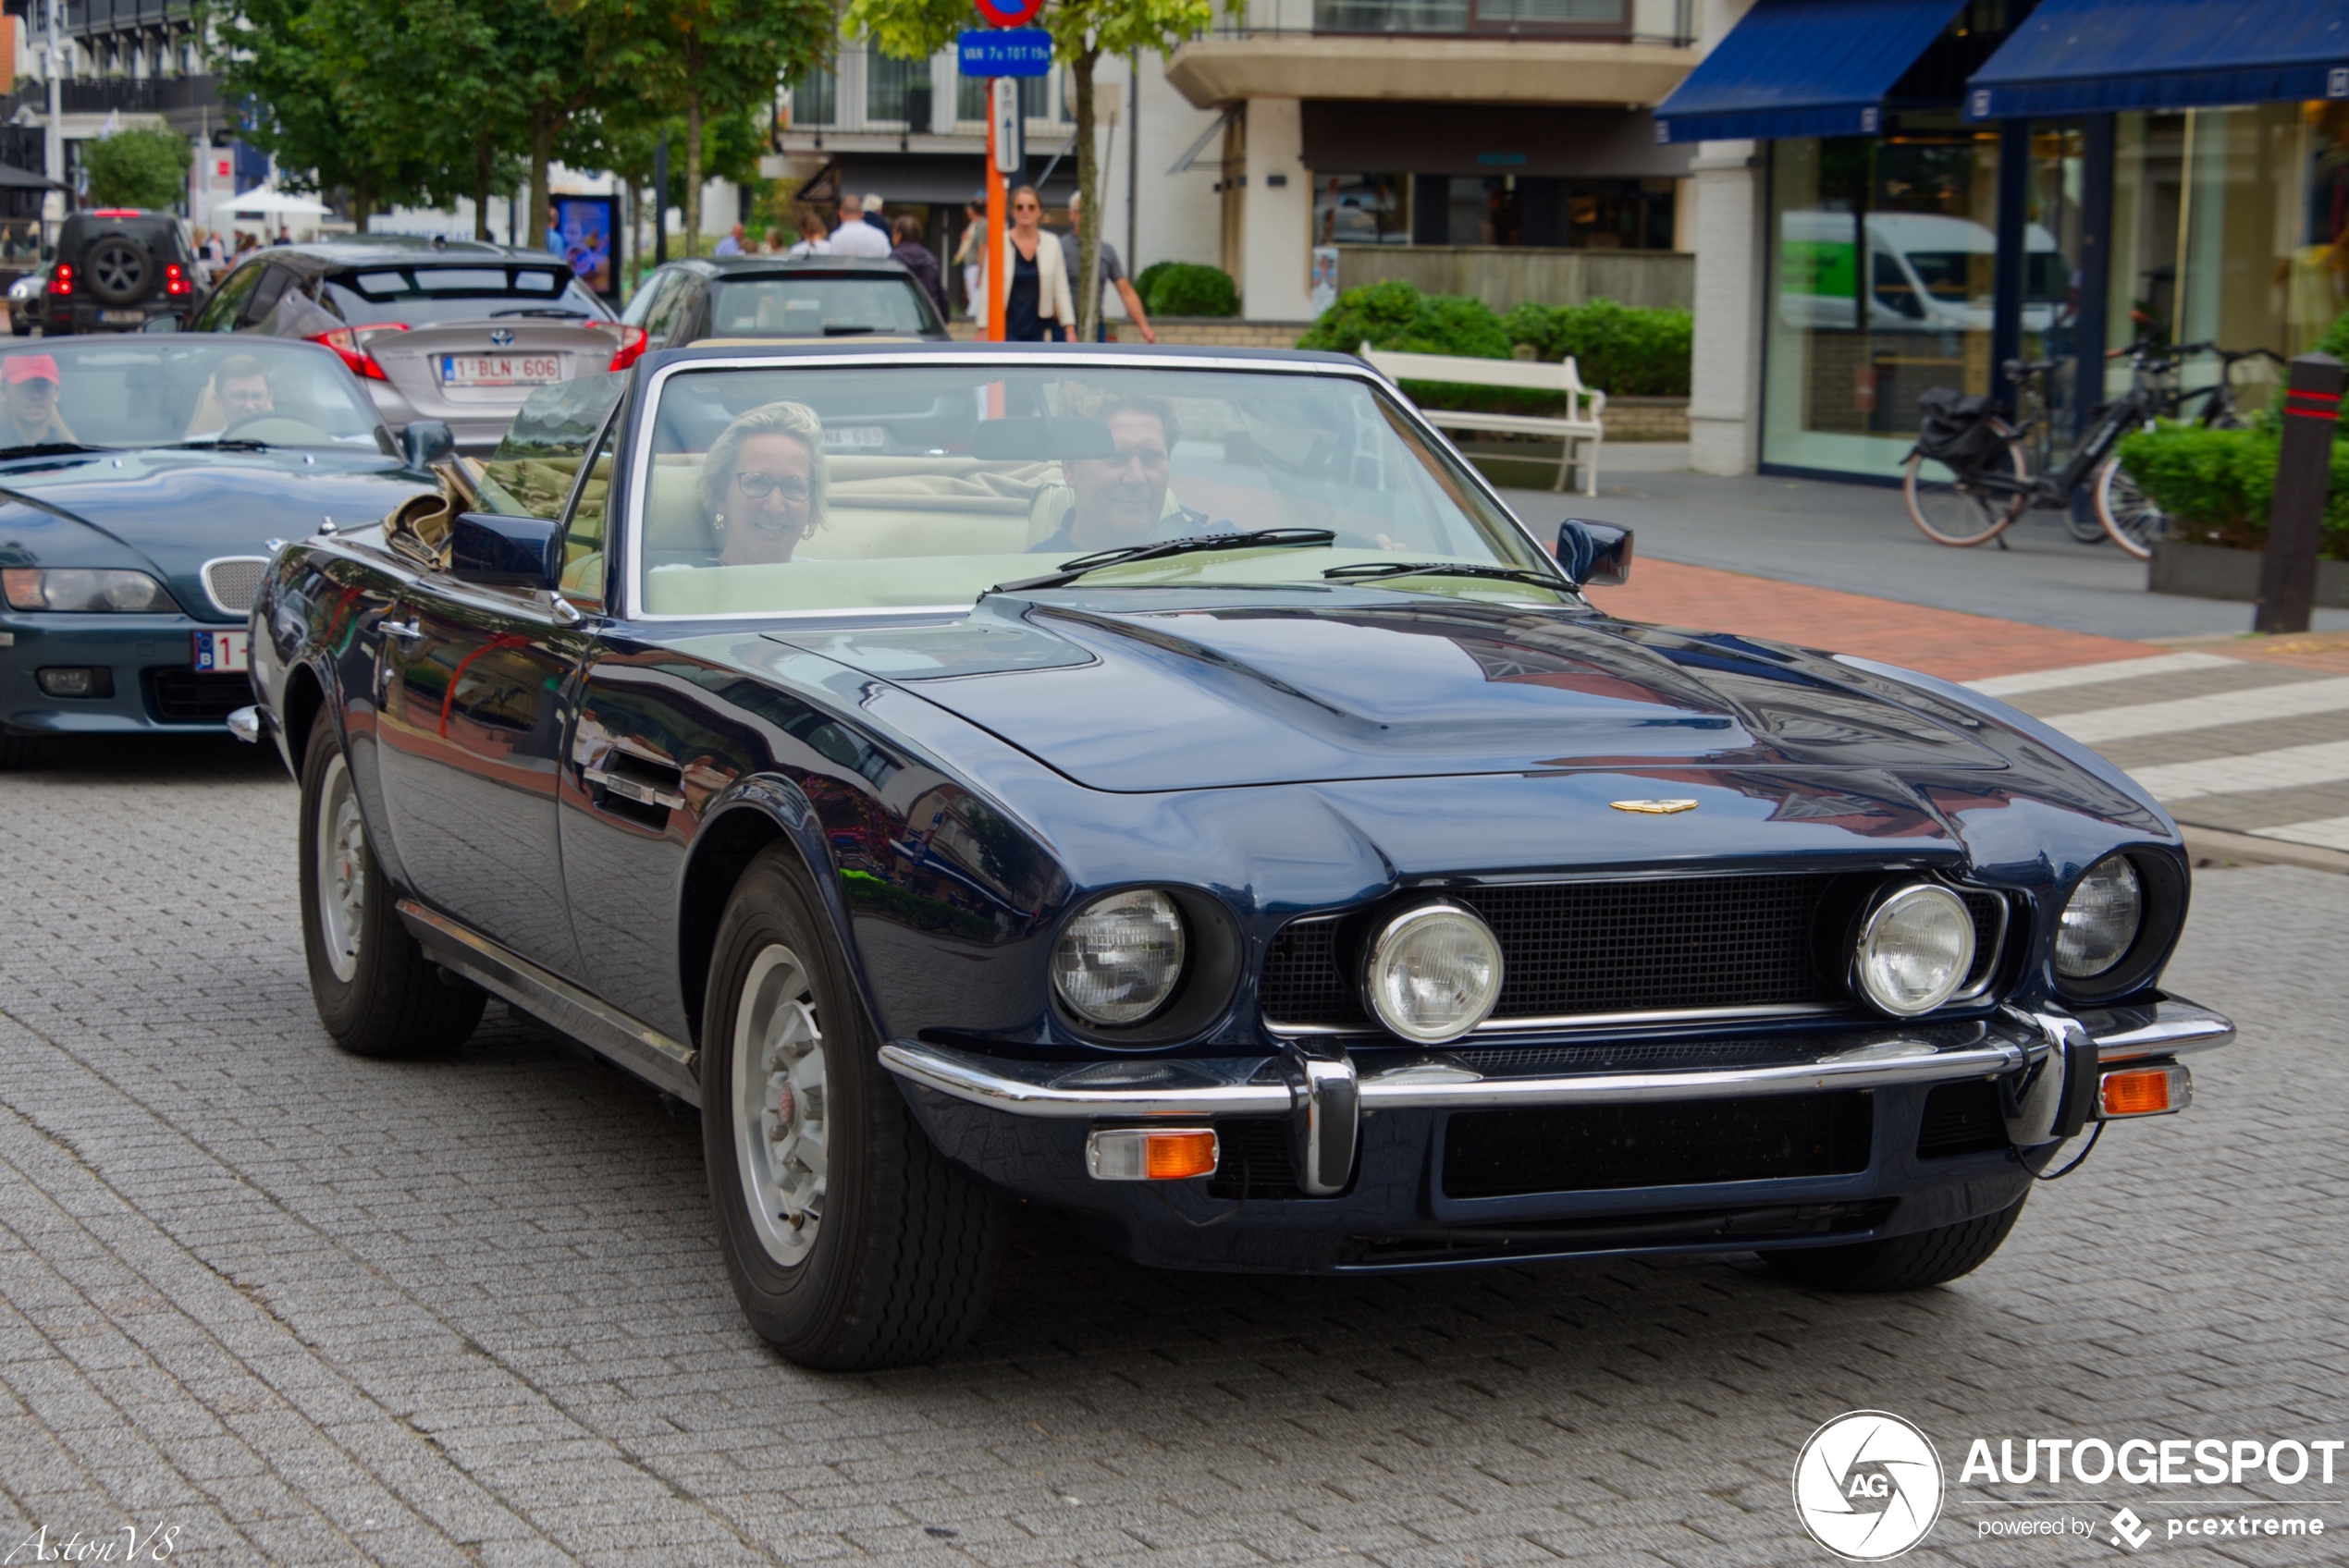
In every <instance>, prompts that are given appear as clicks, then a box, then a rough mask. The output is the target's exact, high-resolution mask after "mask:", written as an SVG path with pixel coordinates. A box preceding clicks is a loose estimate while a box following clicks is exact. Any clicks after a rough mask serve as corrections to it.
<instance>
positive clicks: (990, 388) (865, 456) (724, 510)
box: [632, 362, 1568, 616]
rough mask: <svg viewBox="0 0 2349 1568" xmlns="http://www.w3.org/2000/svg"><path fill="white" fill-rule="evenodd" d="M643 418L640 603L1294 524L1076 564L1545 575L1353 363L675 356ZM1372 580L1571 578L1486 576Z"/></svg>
mask: <svg viewBox="0 0 2349 1568" xmlns="http://www.w3.org/2000/svg"><path fill="white" fill-rule="evenodd" d="M650 428H651V431H652V440H651V443H650V446H651V450H650V453H649V454H648V456H649V477H650V482H649V484H646V485H643V486H641V487H640V489H641V498H640V499H639V501H638V503H637V505H638V506H639V508H640V514H639V515H640V523H639V526H638V528H637V530H636V538H637V539H638V541H639V542H640V543H639V545H638V547H637V549H636V552H635V554H636V557H637V558H636V559H635V560H634V561H633V563H632V567H633V570H634V571H635V572H636V573H637V574H638V575H637V585H638V592H639V594H640V595H641V603H642V605H643V606H644V608H645V609H646V611H647V612H648V613H650V614H653V615H678V616H686V615H727V614H762V613H771V612H778V611H802V612H806V611H818V610H843V609H845V610H854V609H867V608H882V607H888V606H962V605H968V604H971V603H973V602H974V601H975V600H977V599H978V597H979V596H980V595H981V594H985V593H986V592H987V591H988V589H989V588H990V586H992V585H994V584H996V583H1002V582H1021V581H1024V580H1027V579H1030V578H1035V577H1040V576H1046V575H1049V574H1052V573H1054V572H1056V571H1059V570H1062V569H1063V568H1064V566H1065V565H1066V563H1068V562H1070V561H1072V560H1076V559H1077V558H1079V557H1085V556H1087V555H1089V554H1094V553H1097V552H1101V551H1108V550H1119V549H1140V548H1146V547H1149V546H1151V545H1165V544H1169V543H1172V542H1175V541H1178V540H1188V539H1194V538H1198V537H1200V536H1203V535H1208V534H1230V533H1245V532H1252V531H1260V530H1272V529H1283V530H1304V531H1315V532H1313V533H1309V534H1307V535H1305V536H1299V535H1298V534H1296V533H1290V534H1287V535H1285V536H1283V537H1281V538H1280V539H1278V540H1272V541H1266V542H1262V543H1256V544H1251V543H1249V542H1248V541H1235V542H1234V543H1233V545H1231V547H1228V548H1223V547H1218V548H1208V549H1198V548H1193V549H1187V550H1184V551H1183V552H1181V553H1179V554H1167V555H1163V556H1160V557H1157V558H1152V559H1147V560H1145V559H1136V560H1132V561H1127V562H1125V563H1123V564H1108V565H1105V566H1103V567H1101V569H1100V570H1094V571H1092V572H1090V573H1089V574H1088V575H1086V576H1085V577H1084V578H1083V580H1082V581H1083V585H1084V586H1085V587H1086V588H1087V589H1098V588H1121V587H1149V588H1159V589H1163V588H1170V587H1184V586H1191V585H1198V586H1211V587H1216V588H1221V589H1226V590H1228V589H1229V588H1231V587H1232V586H1234V585H1242V584H1248V585H1256V584H1264V585H1285V584H1306V585H1310V586H1312V587H1314V588H1317V589H1322V590H1326V591H1329V592H1333V593H1335V592H1341V591H1344V592H1354V591H1358V589H1357V588H1355V587H1350V586H1344V583H1345V578H1346V576H1347V573H1348V571H1349V570H1350V571H1351V572H1352V573H1355V574H1359V573H1362V572H1366V571H1369V570H1372V569H1373V568H1376V567H1394V566H1401V565H1424V566H1429V567H1437V566H1443V565H1446V564H1449V565H1452V566H1455V567H1465V568H1482V569H1485V570H1487V571H1490V570H1492V569H1494V568H1502V569H1516V570H1526V571H1531V572H1535V573H1538V574H1541V575H1542V576H1543V579H1544V580H1545V581H1555V575H1554V572H1553V570H1552V569H1551V568H1550V566H1549V563H1548V561H1547V558H1546V557H1544V556H1543V555H1542V554H1541V552H1540V551H1539V550H1538V549H1537V548H1536V547H1535V546H1534V545H1531V543H1530V542H1529V541H1528V540H1526V538H1525V537H1524V535H1523V534H1521V533H1519V532H1518V530H1517V529H1516V528H1515V526H1514V525H1513V524H1512V523H1511V522H1510V521H1509V520H1508V518H1507V514H1505V513H1504V512H1503V511H1502V510H1501V509H1500V508H1498V507H1496V506H1494V504H1493V503H1492V502H1491V501H1490V500H1488V499H1487V498H1486V497H1485V496H1484V495H1483V494H1482V491H1481V490H1480V489H1479V488H1478V486H1477V485H1476V484H1475V483H1474V481H1473V480H1472V478H1471V477H1470V475H1469V474H1468V473H1467V472H1465V471H1464V470H1463V469H1462V468H1461V467H1460V466H1459V464H1458V462H1457V459H1454V458H1452V457H1451V456H1450V455H1449V454H1448V453H1447V452H1445V451H1442V450H1440V449H1438V448H1437V447H1434V446H1433V445H1431V444H1430V443H1429V442H1427V441H1426V439H1425V438H1424V437H1423V436H1422V435H1420V432H1419V431H1418V430H1417V429H1416V428H1414V427H1413V426H1412V425H1411V424H1410V423H1408V421H1407V420H1406V419H1405V417H1404V416H1403V415H1402V413H1401V412H1400V411H1399V410H1397V409H1396V408H1395V407H1394V406H1393V405H1392V404H1391V403H1389V402H1388V401H1387V400H1386V398H1384V396H1382V395H1380V394H1379V393H1377V392H1375V391H1373V390H1372V388H1371V386H1369V385H1368V384H1366V383H1364V382H1360V381H1357V380H1353V379H1350V378H1343V377H1337V376H1327V375H1306V374H1281V373H1274V372H1261V373H1254V374H1246V373H1242V374H1234V373H1228V372H1216V371H1187V370H1176V369H1159V368H1151V369H1133V370H1128V369H1125V368H1123V367H1091V366H1087V367H1081V368H1079V367H1070V368H1069V369H1067V370H1065V371H1064V370H1061V369H1058V368H1053V367H1047V366H1033V367H1018V368H1006V367H1004V366H1002V365H1000V364H999V365H988V364H985V363H981V362H962V363H953V364H939V365H929V366H919V367H879V366H876V367H873V368H869V369H868V368H863V367H853V366H852V367H840V368H814V367H807V368H801V367H795V366H791V365H788V364H780V365H775V366H772V367H765V366H762V367H759V368H756V369H710V370H698V369H687V370H680V371H677V372H674V373H672V374H670V375H669V376H668V377H667V378H666V379H665V381H664V382H663V383H662V384H661V388H660V392H659V401H658V405H657V407H656V408H655V409H654V410H653V412H652V416H651V426H650ZM1323 535H1325V536H1323ZM1333 571H1335V572H1338V573H1339V574H1340V575H1339V577H1338V578H1337V579H1335V580H1333V579H1332V578H1331V577H1330V575H1329V574H1330V573H1332V572H1333ZM1376 586H1377V588H1378V589H1380V590H1388V591H1396V592H1404V593H1429V594H1455V595H1460V596H1466V597H1476V598H1485V599H1493V600H1500V601H1510V602H1517V603H1528V602H1532V603H1540V604H1556V603H1559V602H1561V600H1563V599H1565V598H1567V597H1568V595H1567V594H1565V592H1564V591H1563V590H1561V589H1553V588H1549V587H1544V586H1542V585H1540V584H1538V583H1531V582H1517V581H1510V580H1507V579H1505V578H1497V577H1493V576H1482V577H1480V576H1470V575H1459V574H1442V573H1433V574H1424V575H1414V576H1408V577H1388V576H1384V575H1381V576H1379V577H1378V578H1377V579H1376Z"/></svg>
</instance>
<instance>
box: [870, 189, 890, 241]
mask: <svg viewBox="0 0 2349 1568" xmlns="http://www.w3.org/2000/svg"><path fill="white" fill-rule="evenodd" d="M865 221H866V222H867V223H868V224H871V225H872V226H873V227H875V228H878V229H879V230H880V231H881V232H882V233H883V234H892V233H894V232H895V229H894V228H893V227H892V224H891V222H890V220H889V219H887V218H885V217H883V216H881V199H880V196H879V192H877V191H871V190H867V191H866V192H865Z"/></svg>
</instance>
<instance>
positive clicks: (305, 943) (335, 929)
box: [301, 715, 489, 1057]
mask: <svg viewBox="0 0 2349 1568" xmlns="http://www.w3.org/2000/svg"><path fill="white" fill-rule="evenodd" d="M301 947H302V952H303V955H304V956H305V957H306V958H308V960H309V961H310V994H311V997H312V998H313V999H314V1001H315V1002H316V1003H317V1007H318V1021H319V1022H320V1023H324V1024H325V1025H326V1033H327V1034H329V1035H333V1036H334V1040H335V1044H336V1045H338V1046H340V1047H342V1048H343V1049H344V1050H347V1051H349V1052H351V1054H352V1055H354V1056H375V1057H385V1056H427V1055H431V1054H433V1053H435V1052H438V1051H446V1050H453V1049H455V1048H456V1047H459V1046H461V1045H462V1044H464V1043H465V1041H466V1040H467V1039H468V1038H469V1037H471V1035H473V1030H474V1028H475V1027H476V1026H477V1025H478V1024H479V1023H481V1010H482V1008H483V1006H484V1005H485V1004H486V1002H487V1001H488V999H489V998H486V997H485V996H483V995H482V993H481V992H480V990H479V989H478V988H476V987H475V986H473V985H472V984H471V983H470V982H467V981H464V980H461V979H458V978H457V977H456V976H455V975H453V974H449V973H448V972H447V971H445V970H443V969H441V968H440V966H439V965H437V964H436V963H434V962H432V961H431V960H430V959H428V958H426V957H425V956H424V949H423V948H421V947H419V946H418V945H417V942H416V939H415V938H414V937H411V936H410V935H408V932H407V928H406V927H405V926H403V925H400V915H399V912H398V911H397V910H395V909H394V908H393V907H392V896H391V884H390V881H389V879H388V878H387V877H386V876H384V874H383V868H382V867H381V866H380V865H378V864H376V863H375V851H374V850H373V849H371V848H369V846H368V843H367V823H366V818H365V816H364V815H363V814H362V813H361V811H360V809H359V794H358V791H357V790H354V789H353V788H352V787H351V767H350V765H349V763H347V762H346V761H345V760H344V757H343V753H342V740H341V738H340V737H339V736H338V735H337V734H336V733H335V727H334V724H333V722H332V720H331V719H329V718H328V717H326V716H325V715H321V716H320V717H319V718H318V721H317V722H316V723H314V724H313V725H312V726H311V727H310V742H309V745H308V746H307V747H306V748H305V750H304V752H303V755H302V764H301Z"/></svg>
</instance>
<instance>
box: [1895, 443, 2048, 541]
mask: <svg viewBox="0 0 2349 1568" xmlns="http://www.w3.org/2000/svg"><path fill="white" fill-rule="evenodd" d="M1931 461H1932V459H1929V458H1927V457H1925V455H1924V454H1923V453H1921V452H1920V453H1914V454H1912V455H1911V457H1910V459H1909V466H1908V469H1907V471H1906V472H1904V473H1903V474H1902V475H1901V479H1900V498H1901V499H1902V500H1903V501H1905V502H1906V503H1907V504H1908V508H1909V521H1911V522H1913V523H1915V524H1916V525H1917V532H1918V533H1922V534H1924V535H1925V537H1926V538H1928V539H1930V540H1932V541H1933V542H1934V543H1935V544H1937V545H1949V546H1950V547H1951V548H1953V549H1963V548H1965V547H1966V546H1968V545H1986V544H1988V543H1989V542H1990V541H1991V540H1993V539H1996V538H1997V537H1998V535H1999V534H2001V533H2005V532H2006V531H2007V528H2008V526H2009V525H2010V524H2011V523H2012V522H2013V521H2014V520H2015V519H2016V518H2019V517H2021V516H2022V515H2023V504H2024V503H2025V502H2026V501H2027V500H2029V499H2030V497H2029V496H2025V495H2024V494H2023V491H2022V490H2021V489H2020V488H2017V489H2014V490H2011V491H2005V492H2001V491H1996V490H1985V489H1981V488H1979V487H1977V486H1975V485H1972V484H1967V483H1966V482H1965V481H1964V480H1962V479H1956V478H1952V479H1949V480H1940V479H1935V478H1933V477H1932V476H1931V475H1930V474H1928V473H1927V472H1925V464H1926V463H1928V462H1931ZM1995 461H1996V459H1994V462H1995ZM1933 466H1934V467H1935V468H1937V469H1938V468H1941V465H1940V464H1939V463H1934V465H1933ZM1998 466H2001V467H2011V469H2012V470H2013V474H2014V479H2015V481H2016V484H2018V485H2020V484H2023V482H2025V481H2027V480H2028V479H2029V478H2030V477H2031V464H2030V461H2029V459H2026V458H2025V457H2024V456H2023V443H2022V442H2020V441H2010V442H2008V443H2007V446H2006V459H2005V462H2004V463H2003V464H1999V465H1998ZM1943 472H1948V471H1947V470H1946V469H1945V470H1943Z"/></svg>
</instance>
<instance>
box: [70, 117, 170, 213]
mask: <svg viewBox="0 0 2349 1568" xmlns="http://www.w3.org/2000/svg"><path fill="white" fill-rule="evenodd" d="M191 156H192V154H191V153H190V152H189V151H188V141H187V138H185V137H183V136H178V135H175V134H174V133H172V132H171V131H168V130H162V129H154V128H152V127H140V128H138V129H131V130H118V131H117V132H115V133H114V134H113V135H112V136H107V137H102V138H100V139H99V140H98V141H88V142H84V143H83V144H82V148H81V166H82V167H83V168H85V169H87V170H88V171H89V172H90V200H91V202H92V204H93V205H96V206H101V207H168V206H171V205H172V204H174V203H175V202H178V200H179V198H180V197H182V196H184V195H186V194H187V193H188V164H189V162H190V160H191Z"/></svg>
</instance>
